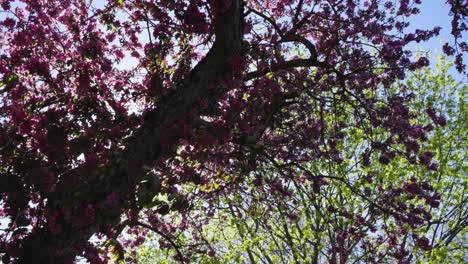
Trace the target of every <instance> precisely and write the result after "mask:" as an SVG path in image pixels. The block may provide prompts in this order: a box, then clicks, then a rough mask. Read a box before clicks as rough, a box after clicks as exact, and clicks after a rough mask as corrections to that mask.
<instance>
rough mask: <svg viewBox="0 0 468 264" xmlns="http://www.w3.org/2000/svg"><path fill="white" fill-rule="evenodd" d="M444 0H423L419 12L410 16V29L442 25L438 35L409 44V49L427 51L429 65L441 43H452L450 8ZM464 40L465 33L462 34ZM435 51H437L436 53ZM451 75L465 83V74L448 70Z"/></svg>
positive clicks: (467, 58)
mask: <svg viewBox="0 0 468 264" xmlns="http://www.w3.org/2000/svg"><path fill="white" fill-rule="evenodd" d="M444 3H445V0H423V1H422V4H421V5H420V10H421V13H420V14H418V15H416V16H414V17H411V18H410V20H409V22H410V29H411V30H414V29H432V28H434V27H436V26H439V27H442V30H441V32H440V35H439V36H437V37H434V38H432V39H430V40H429V41H426V42H420V43H418V44H412V45H410V46H409V47H410V49H411V50H417V49H418V48H422V49H423V50H425V51H428V52H429V54H430V55H431V66H434V65H435V60H434V56H435V55H436V54H437V53H438V54H441V53H442V43H445V42H448V43H453V37H452V35H450V31H451V27H452V26H451V21H452V17H451V16H449V11H450V8H449V6H448V5H446V4H444ZM464 37H465V39H464V40H465V41H467V39H466V33H465V35H464ZM436 51H438V52H437V53H436ZM464 62H465V64H466V63H468V56H466V55H465V56H464ZM449 73H450V74H451V75H453V77H454V79H455V80H459V81H464V82H465V83H466V80H467V78H466V76H463V75H461V74H460V73H458V72H457V71H456V70H455V69H451V70H450V71H449Z"/></svg>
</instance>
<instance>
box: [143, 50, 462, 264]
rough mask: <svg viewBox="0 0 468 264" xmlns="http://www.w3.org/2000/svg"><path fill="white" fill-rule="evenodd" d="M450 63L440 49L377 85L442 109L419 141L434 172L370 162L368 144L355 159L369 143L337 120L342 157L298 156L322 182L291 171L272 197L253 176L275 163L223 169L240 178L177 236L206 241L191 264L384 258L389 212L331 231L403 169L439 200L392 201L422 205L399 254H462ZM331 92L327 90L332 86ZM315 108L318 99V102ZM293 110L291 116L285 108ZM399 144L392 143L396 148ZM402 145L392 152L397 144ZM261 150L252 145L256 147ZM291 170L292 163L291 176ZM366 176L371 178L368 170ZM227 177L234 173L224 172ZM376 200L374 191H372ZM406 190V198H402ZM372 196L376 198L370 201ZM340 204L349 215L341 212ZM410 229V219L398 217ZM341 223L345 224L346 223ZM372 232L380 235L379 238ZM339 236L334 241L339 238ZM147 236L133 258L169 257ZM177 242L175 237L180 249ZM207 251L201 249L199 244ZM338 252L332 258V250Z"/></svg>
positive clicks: (330, 118)
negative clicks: (434, 60)
mask: <svg viewBox="0 0 468 264" xmlns="http://www.w3.org/2000/svg"><path fill="white" fill-rule="evenodd" d="M450 67H452V63H450V62H448V61H447V59H446V58H444V57H440V58H439V63H438V64H437V66H436V67H435V69H430V68H425V69H422V70H419V71H417V72H415V73H414V74H412V75H411V76H409V77H408V78H407V79H406V80H405V81H403V82H402V83H399V84H395V85H394V86H392V89H390V90H385V93H386V94H384V92H383V91H384V90H382V100H384V98H388V97H390V96H391V95H392V93H396V92H397V91H400V90H401V89H408V91H414V96H413V97H414V98H413V100H412V101H411V102H410V103H409V105H408V106H409V108H410V111H412V112H415V113H418V118H417V119H416V122H418V123H419V124H421V125H427V124H430V123H432V121H431V119H430V117H429V116H428V115H427V114H426V107H427V106H428V105H429V106H431V107H433V108H434V109H436V110H437V111H438V113H440V114H441V115H443V116H445V117H446V118H447V125H446V126H445V127H441V126H436V127H435V128H434V130H433V131H431V132H430V133H429V134H428V138H427V140H425V141H424V140H422V141H421V142H420V146H421V149H420V153H423V152H425V151H427V150H431V151H434V152H435V157H434V160H436V161H437V162H438V163H437V164H438V169H437V171H430V170H427V169H425V168H424V167H423V166H421V165H420V164H412V163H410V162H408V159H406V158H405V157H404V156H403V155H397V156H396V157H395V158H394V159H393V160H391V162H390V163H389V164H388V165H382V164H380V163H379V161H378V159H379V156H378V155H377V153H370V166H367V165H365V166H364V165H363V164H362V155H363V154H365V152H366V148H367V147H368V146H366V145H364V144H363V141H364V140H363V139H364V138H366V137H368V134H367V133H366V131H364V130H363V129H361V128H358V127H348V128H345V129H343V131H342V132H343V133H344V134H345V137H344V138H345V140H343V141H342V142H337V148H338V149H339V150H340V151H341V153H344V155H343V161H342V162H341V163H337V162H334V161H333V162H332V161H330V160H326V159H317V160H316V161H314V162H309V163H307V164H300V166H301V168H302V169H303V170H307V171H310V172H313V173H314V175H327V177H326V178H325V177H324V178H323V179H324V180H325V181H326V184H323V185H319V183H318V180H317V178H311V179H299V178H291V179H290V181H289V182H288V184H289V191H290V195H289V196H283V198H281V196H280V197H279V196H277V195H276V194H275V193H268V192H265V189H264V188H265V186H264V185H259V184H258V182H257V181H256V179H258V178H261V179H263V180H267V179H275V178H276V177H279V176H280V175H281V173H283V172H282V171H281V170H279V169H278V167H277V166H284V164H276V165H277V166H267V167H263V168H260V169H257V170H256V171H254V172H251V173H249V175H225V176H224V177H225V178H227V179H236V178H242V179H244V181H243V182H242V183H239V185H240V186H239V188H237V189H236V190H237V191H234V192H230V193H228V194H226V195H223V196H220V198H218V200H216V203H218V204H219V206H218V207H217V208H218V211H216V212H215V215H214V216H213V215H210V216H209V217H208V216H207V218H209V219H210V221H209V222H208V223H206V224H205V223H204V224H202V225H201V226H200V228H194V229H193V230H188V231H187V232H185V233H183V234H180V236H179V240H178V241H179V242H184V243H188V244H195V242H198V243H202V244H205V248H206V249H208V250H205V251H203V252H200V254H194V255H193V256H195V257H193V258H192V259H191V262H192V263H206V264H208V263H210V264H211V263H263V262H266V263H326V262H327V261H331V260H333V259H335V260H337V263H345V262H351V263H352V262H353V261H354V262H355V263H364V262H367V261H368V260H369V259H372V258H375V257H378V258H379V259H380V261H381V263H393V262H392V261H395V260H391V258H390V256H391V255H392V254H394V250H395V249H394V248H392V247H391V246H390V247H389V246H388V243H389V242H388V240H389V239H390V236H387V235H388V233H392V232H395V233H397V232H399V231H398V229H401V228H402V227H399V226H398V225H397V224H396V222H395V220H394V219H393V218H392V217H390V216H391V215H382V216H381V217H376V218H375V219H373V221H374V225H375V228H374V229H372V228H371V229H362V230H361V232H362V233H356V234H350V235H348V237H345V238H344V239H343V238H342V237H340V235H341V234H343V232H344V230H349V228H350V227H353V225H355V224H356V223H355V222H356V221H358V220H356V219H359V217H361V218H362V219H365V220H366V221H370V220H372V219H368V218H367V217H368V216H369V214H370V213H369V212H370V211H371V210H373V209H372V208H378V207H379V206H381V205H382V204H381V203H385V201H382V200H379V195H380V194H381V193H380V192H381V191H380V190H378V189H377V188H376V186H381V187H382V188H383V189H386V188H391V187H392V186H403V185H404V184H405V183H407V182H409V181H410V179H411V178H414V179H416V180H417V181H420V182H429V183H430V184H432V186H433V187H434V192H438V193H440V194H441V197H442V198H441V204H440V206H438V207H437V208H431V207H429V206H428V205H427V204H426V203H424V200H417V199H413V200H411V199H408V197H406V196H404V197H402V198H401V202H404V203H407V204H408V205H409V206H422V207H424V208H425V209H427V210H428V211H429V212H430V213H431V216H432V219H430V220H429V221H427V222H425V223H424V224H422V225H421V226H419V228H417V229H415V230H414V231H413V233H411V234H410V233H407V234H406V235H403V236H402V237H399V238H396V240H397V241H396V242H397V243H398V244H399V245H404V247H405V248H406V250H408V251H409V252H408V258H409V260H410V261H411V262H415V263H463V262H466V260H467V259H468V253H467V252H468V241H467V239H468V230H467V228H466V227H467V225H468V210H467V208H468V192H467V187H468V177H467V172H468V170H467V166H468V164H467V158H466V157H467V155H466V150H467V147H468V145H467V144H468V138H467V137H468V135H467V131H468V123H467V120H466V118H467V116H468V110H467V108H466V95H467V92H468V89H467V85H466V84H462V83H460V82H456V81H455V80H454V79H453V78H452V77H451V76H450V75H448V70H449V69H450ZM333 96H335V95H333ZM316 109H317V114H319V113H320V111H321V108H320V107H319V106H317V108H316ZM331 109H332V113H331V114H329V115H327V116H326V117H325V118H326V121H327V123H329V124H332V125H335V124H338V123H339V121H342V120H346V119H348V118H351V114H350V113H351V112H352V111H354V108H353V105H352V104H350V105H345V104H340V105H334V106H333V107H332V108H331ZM293 116H294V115H293ZM372 137H373V141H382V140H385V139H387V137H388V135H387V133H386V132H385V131H383V130H382V131H373V133H372ZM400 147H401V149H398V148H400ZM403 150H404V146H397V149H395V150H394V151H395V152H397V153H399V152H403ZM259 151H261V150H259ZM294 173H297V171H294V170H292V171H291V175H294ZM369 175H372V177H373V178H372V179H370V176H369ZM233 182H236V181H235V180H233ZM217 189H219V186H204V187H202V188H201V191H202V192H210V191H216V190H217ZM374 199H375V200H374ZM405 199H406V200H405ZM205 203H206V202H205V201H202V200H201V201H200V202H199V203H198V204H197V203H195V204H194V208H192V213H195V214H201V215H203V216H206V214H207V212H204V211H203V210H204V209H203V208H204V207H203V205H205ZM379 203H380V204H379ZM343 212H349V213H350V214H352V215H353V217H352V218H349V217H344V216H343V215H342V214H343ZM406 229H409V226H406ZM190 232H192V233H196V234H197V236H198V237H200V240H199V241H192V240H191V239H192V238H191V236H190V235H189V233H190ZM346 232H348V231H346ZM414 236H418V237H426V238H428V239H429V241H430V244H431V245H432V247H433V249H432V250H429V251H424V250H422V249H421V248H420V247H418V246H417V245H416V242H415V239H414ZM379 237H383V241H382V242H379V241H380V240H379ZM340 241H341V242H340ZM152 243H154V240H150V242H147V244H145V245H144V246H142V247H141V248H139V250H138V260H139V263H171V262H170V261H169V260H168V259H169V258H168V256H169V255H171V254H174V251H173V249H170V250H163V249H159V248H158V245H157V244H152ZM184 243H181V244H178V245H179V246H180V247H181V248H183V247H184V245H185V244H184ZM339 243H345V244H346V248H348V249H349V254H347V257H346V258H343V256H344V255H343V254H341V253H337V252H334V251H333V250H332V246H333V245H336V244H339ZM365 243H373V244H374V245H377V246H376V247H375V248H374V251H373V252H372V253H370V252H367V251H366V250H363V249H362V247H361V246H362V245H363V244H365ZM209 250H214V253H213V254H212V255H211V256H209V254H208V253H207V251H209ZM340 258H341V259H340Z"/></svg>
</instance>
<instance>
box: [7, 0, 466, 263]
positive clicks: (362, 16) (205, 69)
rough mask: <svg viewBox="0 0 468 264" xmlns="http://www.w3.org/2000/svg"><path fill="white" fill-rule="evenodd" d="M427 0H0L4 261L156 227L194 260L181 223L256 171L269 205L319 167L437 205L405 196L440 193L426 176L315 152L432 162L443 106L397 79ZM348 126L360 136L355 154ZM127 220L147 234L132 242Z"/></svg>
mask: <svg viewBox="0 0 468 264" xmlns="http://www.w3.org/2000/svg"><path fill="white" fill-rule="evenodd" d="M420 2H421V1H419V0H414V1H410V0H400V1H377V0H372V1H370V0H369V1H335V0H327V1H318V0H316V1H312V0H283V1H273V0H258V1H240V0H209V1H208V0H192V1H182V0H155V1H142V0H134V1H130V0H116V1H107V2H106V3H105V4H104V5H102V6H101V5H98V1H96V3H93V1H84V0H66V1H63V0H62V1H39V0H22V1H11V0H1V1H0V6H1V8H2V11H1V14H2V18H1V20H0V32H1V35H0V51H1V54H0V57H1V60H0V74H1V75H0V76H1V79H0V88H1V100H2V101H1V105H0V122H1V124H2V126H1V128H0V157H1V160H0V186H1V187H0V188H1V189H0V192H1V193H2V197H1V203H0V205H1V211H0V214H1V216H2V218H4V219H6V220H8V227H7V228H5V229H4V230H3V231H2V233H1V237H0V241H1V242H0V254H2V260H3V262H6V263H7V262H10V261H13V262H15V263H70V262H73V261H74V260H75V259H76V257H77V256H82V257H85V258H86V259H87V260H89V261H90V262H92V263H102V262H107V261H108V255H107V252H105V251H102V250H101V249H100V247H96V243H100V242H95V243H91V242H90V238H91V237H93V236H94V238H95V239H94V240H96V241H101V242H102V243H103V245H106V248H107V250H109V251H112V252H113V253H114V255H116V256H117V259H122V258H123V255H124V254H123V252H124V248H125V247H127V246H135V245H139V244H141V243H142V235H144V234H145V232H148V231H152V232H156V233H157V234H159V235H160V236H161V238H162V240H161V242H160V243H159V246H160V247H172V248H173V249H174V250H175V258H176V260H177V261H180V262H187V261H189V260H190V258H191V256H192V255H193V254H194V253H196V251H197V250H198V249H197V247H196V245H193V246H192V247H191V248H190V249H189V250H184V251H182V249H180V248H179V247H178V246H177V245H178V244H177V243H176V241H175V239H176V237H175V234H177V233H178V232H183V231H184V230H186V229H187V228H189V227H191V226H193V225H203V221H202V220H200V219H198V220H197V219H192V218H191V217H190V209H191V208H192V207H193V206H194V205H195V204H196V203H197V202H199V201H205V205H206V211H207V212H210V210H214V209H215V205H214V204H213V203H212V202H211V201H212V199H211V198H212V197H216V196H222V195H226V194H229V193H235V192H239V191H240V189H239V188H241V187H242V186H243V184H244V183H245V182H246V181H248V180H249V179H250V176H251V175H256V178H255V182H254V183H253V184H254V186H259V187H262V188H269V189H271V190H273V191H274V192H275V193H276V194H281V195H280V196H275V197H276V198H275V199H276V201H274V202H272V204H271V205H272V206H273V205H276V204H277V203H279V204H281V203H289V202H292V201H288V199H287V198H288V197H291V193H290V192H291V190H289V189H288V188H287V187H286V185H285V184H286V183H285V181H286V180H287V181H299V180H301V181H302V180H307V181H311V182H313V183H314V185H313V191H314V192H315V193H318V192H319V191H320V189H321V188H322V186H324V185H325V184H333V183H334V182H337V183H339V182H341V183H344V185H343V184H339V185H336V188H339V189H342V190H343V191H345V192H353V193H358V194H359V197H361V198H360V199H362V200H361V201H363V202H364V203H368V204H369V205H372V208H369V213H371V214H375V215H378V216H382V215H384V216H385V217H390V218H392V219H393V221H394V222H395V223H399V224H401V225H408V229H411V230H412V229H415V228H418V227H420V226H421V224H422V223H423V221H424V220H425V219H426V218H427V217H426V215H427V214H428V212H427V210H423V209H420V208H419V207H410V208H401V206H402V205H401V200H404V199H407V197H413V198H414V199H422V200H424V199H425V200H426V202H427V203H428V204H429V205H430V206H432V207H437V205H438V203H439V199H440V197H439V196H438V195H437V193H435V192H434V191H433V188H432V187H431V185H430V184H428V183H426V182H421V181H418V180H417V179H415V180H410V181H408V182H404V183H403V182H401V184H402V185H401V186H388V185H386V184H379V183H375V182H373V181H372V178H373V176H372V175H371V174H369V175H367V176H366V177H367V178H366V179H367V182H368V183H367V184H368V185H369V186H368V188H370V189H371V190H370V192H368V191H362V190H361V189H356V188H357V187H356V186H354V185H350V184H346V182H347V181H346V180H345V179H344V178H342V173H344V172H340V171H334V170H333V171H330V170H325V169H319V168H316V167H314V164H315V162H319V161H321V160H327V161H329V162H330V164H333V166H337V167H340V166H342V168H346V166H347V164H349V162H356V163H358V162H359V164H362V165H363V166H368V165H369V160H370V158H371V157H374V156H375V157H378V160H379V162H380V163H381V164H383V165H387V164H391V163H392V162H393V161H394V160H396V159H398V160H399V159H401V158H404V159H405V160H407V162H408V163H411V164H417V165H418V166H420V167H422V168H427V169H429V170H437V164H436V163H435V162H434V161H433V154H431V153H432V152H430V151H423V152H421V151H420V148H421V147H420V145H421V142H422V141H424V140H426V133H427V132H428V131H430V130H432V129H433V127H434V126H439V127H443V126H445V125H446V119H445V118H444V117H443V116H442V115H441V114H440V113H437V112H436V111H435V110H434V108H432V107H430V106H427V113H428V115H429V116H430V118H431V122H425V123H418V122H416V120H417V118H418V113H417V112H415V111H414V110H410V109H409V108H408V106H407V105H408V104H409V102H410V101H411V99H412V94H411V89H406V88H404V87H403V88H402V89H401V90H398V91H397V92H394V90H392V88H391V87H392V83H394V82H395V81H396V80H398V79H403V78H404V77H405V76H406V74H407V73H408V72H411V71H414V70H416V69H418V68H421V67H423V66H427V65H428V60H427V59H426V58H424V57H420V58H419V59H417V60H412V59H411V58H412V54H411V52H410V51H408V50H406V49H405V47H406V46H407V45H408V44H409V43H412V42H420V41H424V40H427V39H429V38H430V37H432V36H435V35H437V34H438V33H439V30H440V28H434V29H429V30H422V29H420V30H416V31H415V32H408V30H406V29H407V28H408V26H409V22H407V19H408V17H411V16H412V15H413V14H417V13H418V8H417V6H418V4H419V3H420ZM447 4H449V5H450V6H451V7H452V10H451V12H452V13H453V23H452V34H453V35H454V37H455V41H454V42H453V43H448V44H446V45H445V46H444V51H445V52H446V53H448V54H456V55H457V56H458V57H457V65H458V69H459V71H461V72H463V70H464V64H463V61H462V58H463V53H464V52H465V51H466V43H464V42H463V41H462V34H463V32H464V31H465V30H466V21H465V19H466V18H465V17H466V14H467V8H466V7H467V6H468V5H466V3H465V1H463V0H458V1H455V0H454V1H447ZM129 61H131V62H134V65H135V66H129V67H126V66H125V65H123V63H128V62H129ZM430 123H433V124H430ZM353 133H361V134H362V135H363V136H362V137H361V138H360V142H359V144H358V145H357V147H356V149H355V152H354V155H353V156H352V157H350V156H347V155H348V154H349V152H347V151H345V150H346V149H345V148H346V147H347V146H348V145H347V142H349V141H352V140H353V138H354V137H352V135H353ZM347 153H348V154H347ZM264 168H276V169H275V172H274V174H270V175H266V174H265V173H263V172H264ZM274 175H277V176H278V177H275V176H274ZM353 177H354V176H353ZM355 177H356V179H354V180H358V178H359V179H360V178H362V177H363V176H362V175H358V174H356V175H355ZM288 184H289V183H288ZM258 190H259V191H260V190H261V188H259V189H258ZM376 190H378V191H376ZM311 195H312V193H311ZM408 199H409V198H408ZM337 202H338V201H337ZM361 206H362V205H361ZM330 210H333V209H332V208H330ZM174 212H177V213H174ZM233 212H234V213H236V211H235V210H234V209H233ZM237 213H241V212H237ZM339 213H341V214H343V213H346V212H339ZM280 215H281V217H293V218H294V215H290V216H289V215H284V214H282V212H280ZM353 217H354V216H353ZM371 220H375V219H370V220H369V219H365V218H364V219H363V221H364V222H362V223H360V224H358V225H359V226H360V227H363V226H368V225H371V224H372V223H371V222H372V221H371ZM128 228H129V231H128V232H129V233H132V234H134V235H135V236H136V239H135V240H133V241H129V242H128V241H125V243H122V240H121V239H120V237H121V234H122V232H123V230H127V229H128ZM340 232H342V230H337V233H336V234H333V235H332V236H333V237H335V239H338V236H340V234H341V233H340ZM388 232H393V231H392V230H388ZM408 232H410V231H408ZM240 233H242V232H240ZM418 239H419V240H418ZM416 241H417V242H416V243H418V245H419V246H420V247H421V248H423V249H430V247H431V245H430V244H429V241H427V240H425V239H423V238H416ZM345 249H346V248H345V247H343V246H342V245H341V244H340V243H337V244H336V248H334V249H332V250H335V252H338V251H339V252H342V251H343V250H345ZM369 250H370V249H369ZM208 255H212V254H211V253H210V254H208ZM340 256H341V255H340ZM345 260H346V259H344V260H340V261H345Z"/></svg>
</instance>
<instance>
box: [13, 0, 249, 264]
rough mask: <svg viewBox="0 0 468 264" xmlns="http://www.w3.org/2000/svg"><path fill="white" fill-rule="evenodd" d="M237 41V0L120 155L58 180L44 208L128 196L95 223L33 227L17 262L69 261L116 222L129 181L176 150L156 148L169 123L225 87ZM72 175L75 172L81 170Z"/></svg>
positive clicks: (127, 205) (239, 6)
mask: <svg viewBox="0 0 468 264" xmlns="http://www.w3.org/2000/svg"><path fill="white" fill-rule="evenodd" d="M241 43H242V1H241V0H233V1H232V5H231V6H230V8H229V10H227V11H226V12H224V13H222V14H218V15H217V19H216V20H215V42H214V44H213V46H212V48H211V49H210V51H209V52H208V54H207V55H206V57H205V58H204V59H203V60H202V61H201V62H200V63H199V64H198V65H197V66H196V67H195V68H194V69H193V70H192V71H191V72H190V73H189V74H188V76H187V77H186V78H185V79H184V80H182V81H181V82H180V83H179V84H178V85H177V86H176V87H175V88H173V89H172V90H171V91H170V92H168V93H167V94H166V95H165V96H163V97H162V98H161V100H160V104H159V105H158V106H157V107H156V108H155V109H153V110H151V111H149V112H147V113H146V114H145V122H144V124H143V126H142V127H141V128H139V130H138V131H135V133H134V134H133V136H132V138H131V139H130V140H128V143H127V144H126V149H125V150H124V151H123V153H121V154H119V155H118V158H116V159H115V160H111V161H110V162H109V163H108V165H107V166H105V167H102V168H99V169H98V170H97V171H96V172H95V173H93V174H92V175H83V177H84V178H85V179H89V180H86V181H84V182H83V181H82V179H83V177H75V178H79V179H80V182H71V181H70V178H73V177H70V178H68V179H65V180H64V181H62V182H59V184H58V185H57V188H56V192H55V194H54V195H53V196H51V197H48V202H47V207H48V209H50V210H51V211H52V210H54V209H60V208H61V207H62V206H64V205H66V206H69V207H83V206H85V205H86V204H89V203H96V202H99V201H102V200H103V199H105V197H107V195H109V194H110V193H111V192H112V191H117V192H118V193H120V194H122V193H123V194H127V197H126V199H127V200H126V201H124V202H123V203H122V204H121V206H119V208H113V209H112V210H101V211H97V212H96V214H97V215H98V216H99V219H100V221H99V222H96V223H93V224H91V225H89V226H87V227H86V228H83V229H82V230H76V229H74V228H72V227H71V226H70V224H68V223H67V222H66V221H65V220H64V219H60V221H61V224H62V232H60V233H59V234H56V235H54V234H52V233H51V232H50V230H49V229H48V227H47V226H44V227H42V228H41V229H40V230H35V231H34V232H33V233H32V234H31V235H30V236H29V237H27V238H26V239H24V240H23V241H21V242H20V245H18V246H17V252H16V253H17V257H18V263H24V264H27V263H39V264H40V263H44V264H45V263H67V262H72V261H73V260H74V258H75V256H76V252H75V250H73V245H74V244H76V242H83V243H84V242H86V241H87V240H88V239H89V238H90V236H91V235H92V234H93V233H95V232H96V230H99V229H101V228H103V227H104V226H113V225H115V224H116V223H118V222H119V221H120V215H121V214H122V213H123V212H124V210H126V209H128V208H130V207H131V204H130V203H131V199H130V198H131V197H134V195H135V193H134V191H135V188H134V187H135V185H134V183H135V182H137V181H138V178H139V177H140V176H141V175H142V167H143V166H144V165H150V164H152V163H154V161H155V160H158V159H159V158H161V157H163V156H165V155H170V154H171V150H172V151H173V150H174V149H175V146H172V147H166V148H161V144H160V143H161V141H162V140H166V141H167V140H169V141H170V142H177V140H178V138H179V135H177V134H171V130H170V128H171V126H172V125H173V124H174V123H175V122H176V121H178V120H180V119H181V118H183V117H184V116H185V115H186V114H187V113H189V112H191V111H192V110H193V109H194V108H196V107H197V103H198V102H199V101H200V100H201V99H202V98H204V97H210V98H213V99H216V98H217V97H219V95H221V94H222V93H223V92H225V91H226V89H227V88H226V87H224V86H222V85H216V84H218V83H219V80H220V78H223V77H224V76H226V75H229V74H230V71H232V69H231V67H230V66H229V62H230V60H231V58H233V57H235V56H241ZM194 124H195V120H192V123H191V124H190V123H189V124H188V125H192V126H193V125H194ZM174 144H175V143H174ZM72 173H80V169H79V168H78V169H76V170H74V171H73V172H70V174H72ZM64 178H66V175H65V176H64ZM109 183H111V184H109ZM71 190H72V191H71ZM57 252H60V253H61V254H59V255H58V254H57Z"/></svg>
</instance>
